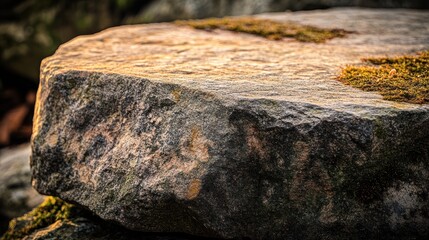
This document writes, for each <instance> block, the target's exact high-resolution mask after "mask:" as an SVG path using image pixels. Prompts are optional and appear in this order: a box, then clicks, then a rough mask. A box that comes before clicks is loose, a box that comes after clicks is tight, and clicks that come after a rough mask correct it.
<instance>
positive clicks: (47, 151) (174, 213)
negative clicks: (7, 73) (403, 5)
mask: <svg viewBox="0 0 429 240" xmlns="http://www.w3.org/2000/svg"><path fill="white" fill-rule="evenodd" d="M428 15H429V12H427V11H414V10H365V9H333V10H326V11H310V12H302V13H299V12H298V13H279V14H265V15H259V16H257V17H261V18H269V19H274V20H278V21H290V20H294V21H296V22H299V23H304V24H311V25H315V26H320V27H330V28H342V29H346V30H350V31H355V32H356V33H354V34H350V35H348V37H346V38H337V39H333V40H330V41H328V42H326V43H324V44H315V43H302V42H297V41H294V40H289V39H285V40H282V41H270V40H266V39H264V38H260V37H257V36H252V35H248V34H242V33H232V32H226V31H222V30H215V31H210V32H207V31H202V30H195V29H191V28H189V27H184V26H175V25H173V24H167V23H164V24H149V25H136V26H123V27H118V28H113V29H109V30H106V31H103V32H101V33H98V34H95V35H90V36H82V37H78V38H76V39H74V40H72V41H70V42H69V43H67V44H64V45H62V46H61V47H60V48H59V49H58V50H57V52H56V53H55V54H54V55H53V56H51V57H49V58H47V59H45V60H44V61H43V63H42V67H41V70H42V74H41V81H40V87H39V92H38V97H37V104H36V110H35V118H34V129H33V130H34V131H33V132H34V133H33V137H32V143H33V145H32V146H33V148H32V156H31V166H32V171H33V186H34V187H35V188H36V189H37V190H38V191H39V192H41V193H43V194H48V195H55V196H59V197H61V198H63V199H66V200H70V201H73V202H76V203H79V204H80V205H83V206H85V207H87V208H88V209H90V210H91V211H93V212H94V213H95V214H97V215H98V216H100V217H101V218H103V219H105V220H112V221H115V222H117V223H119V224H121V225H123V226H125V227H127V228H129V229H132V230H138V231H157V232H186V233H191V234H195V235H204V236H220V237H224V238H230V237H250V238H253V239H285V238H286V239H287V238H291V239H297V238H298V239H320V238H331V239H335V238H338V239H342V238H344V237H350V236H356V237H360V238H363V237H381V236H383V237H388V236H416V237H421V236H425V235H428V233H429V216H428V215H427V213H428V210H429V200H428V199H429V198H428V186H429V158H428V156H429V152H428V149H429V106H428V105H414V104H407V103H399V102H390V101H386V100H383V99H382V98H381V96H380V95H378V94H377V93H375V92H363V91H360V90H358V89H354V88H352V87H349V86H345V85H343V84H341V83H340V82H338V81H336V80H335V78H336V76H337V75H338V74H339V72H340V69H341V67H342V66H345V65H346V64H359V63H360V59H361V58H362V57H372V56H385V55H388V56H393V55H398V54H408V53H414V52H416V51H420V50H424V49H428V48H429V31H428V26H429V18H428V17H427V16H428Z"/></svg>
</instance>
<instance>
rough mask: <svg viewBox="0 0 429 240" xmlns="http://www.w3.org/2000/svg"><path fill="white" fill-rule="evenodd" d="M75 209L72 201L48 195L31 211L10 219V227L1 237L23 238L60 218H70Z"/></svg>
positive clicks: (4, 239) (5, 239) (6, 238)
mask: <svg viewBox="0 0 429 240" xmlns="http://www.w3.org/2000/svg"><path fill="white" fill-rule="evenodd" d="M73 209H74V206H73V205H72V204H70V203H67V202H64V201H63V200H61V199H59V198H56V197H47V198H46V199H45V201H44V202H43V203H42V204H40V205H39V206H38V207H37V208H35V209H33V210H32V211H31V212H29V213H27V214H25V215H24V216H22V217H19V218H15V219H13V220H12V221H10V223H9V229H8V231H7V232H6V233H5V234H4V235H3V237H1V240H9V239H21V238H23V237H25V236H28V235H29V234H31V233H32V232H33V231H35V230H37V229H40V228H44V227H47V226H49V225H51V224H53V223H55V222H56V221H58V220H66V219H68V218H70V215H71V214H72V212H73Z"/></svg>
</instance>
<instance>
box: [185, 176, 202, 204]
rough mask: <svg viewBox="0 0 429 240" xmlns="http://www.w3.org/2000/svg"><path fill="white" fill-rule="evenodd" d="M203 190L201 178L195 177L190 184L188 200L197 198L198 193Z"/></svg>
mask: <svg viewBox="0 0 429 240" xmlns="http://www.w3.org/2000/svg"><path fill="white" fill-rule="evenodd" d="M200 191H201V180H200V179H194V180H192V182H191V183H190V184H189V186H188V192H187V194H186V198H187V199H188V200H192V199H195V198H196V197H198V194H200Z"/></svg>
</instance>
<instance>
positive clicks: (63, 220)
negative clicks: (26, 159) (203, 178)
mask: <svg viewBox="0 0 429 240" xmlns="http://www.w3.org/2000/svg"><path fill="white" fill-rule="evenodd" d="M11 239H23V240H44V239H45V240H48V239H67V240H78V239H79V240H82V239H87V240H92V239H94V240H95V239H97V240H113V239H114V240H125V239H126V240H133V239H146V240H192V239H202V238H200V237H194V236H190V235H185V234H172V233H169V234H165V233H143V232H133V231H130V230H127V229H125V228H122V227H120V226H116V225H114V224H112V223H109V222H106V221H103V220H101V219H99V218H98V217H96V216H94V215H93V214H92V213H90V212H88V211H87V210H85V209H82V208H81V207H79V206H77V205H73V204H70V203H67V202H65V201H63V200H61V199H59V198H55V197H47V198H46V199H45V201H44V202H43V203H42V204H40V205H39V206H37V207H36V208H35V209H33V210H32V211H31V212H29V213H27V214H25V215H24V216H22V217H19V218H16V219H13V220H12V221H11V222H10V225H9V229H8V231H7V232H6V233H5V234H4V235H3V236H2V237H1V238H0V240H11ZM203 239H204V238H203ZM206 240H209V239H206Z"/></svg>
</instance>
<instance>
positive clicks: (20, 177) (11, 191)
mask: <svg viewBox="0 0 429 240" xmlns="http://www.w3.org/2000/svg"><path fill="white" fill-rule="evenodd" d="M30 152H31V150H30V145H29V144H25V145H20V146H17V147H13V148H9V149H2V150H0V219H2V220H3V221H4V222H2V223H1V225H0V235H1V232H3V230H4V229H5V227H6V226H7V222H8V221H9V220H10V219H12V218H16V217H19V216H21V215H23V214H24V213H26V212H28V211H30V210H31V209H33V208H34V207H36V206H37V205H39V204H40V203H41V202H42V200H43V197H42V196H41V195H40V194H38V193H37V192H36V191H35V190H34V189H33V188H32V187H31V173H30V165H29V161H30Z"/></svg>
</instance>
